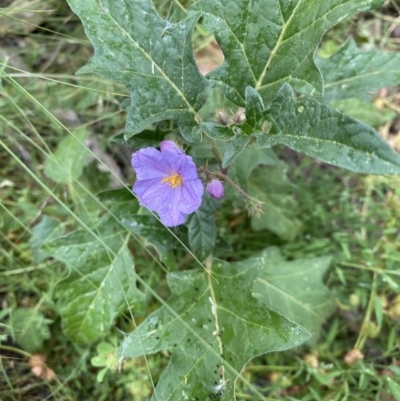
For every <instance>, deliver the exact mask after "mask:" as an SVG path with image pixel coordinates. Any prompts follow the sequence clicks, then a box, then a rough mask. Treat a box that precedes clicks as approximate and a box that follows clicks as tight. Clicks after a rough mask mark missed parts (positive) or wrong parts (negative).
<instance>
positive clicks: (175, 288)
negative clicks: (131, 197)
mask: <svg viewBox="0 0 400 401" xmlns="http://www.w3.org/2000/svg"><path fill="white" fill-rule="evenodd" d="M260 268H262V259H253V260H247V261H244V262H238V263H233V264H229V263H227V262H222V261H218V260H215V261H214V262H213V264H212V266H210V269H209V271H208V272H205V271H204V270H190V271H183V272H177V273H170V274H169V275H168V283H169V285H170V288H171V291H172V295H171V297H170V298H169V300H168V303H167V304H165V305H164V306H163V307H161V308H160V309H158V310H157V311H155V312H153V313H152V314H151V315H150V316H149V317H148V318H147V319H146V320H145V321H144V322H143V323H142V324H141V325H140V326H139V327H138V328H137V329H136V330H135V331H134V332H132V333H131V334H130V335H128V336H127V337H126V339H125V341H124V342H123V344H122V345H121V346H120V348H119V350H118V354H119V356H120V360H121V361H122V360H123V359H125V358H134V357H137V356H141V355H144V354H152V353H155V352H159V351H162V350H165V349H169V350H170V351H171V352H172V356H171V361H170V364H169V366H168V367H167V369H166V370H165V372H164V373H163V374H162V375H161V377H160V379H159V381H158V384H157V387H156V388H155V392H154V394H153V398H152V399H153V400H156V399H159V400H160V399H162V400H169V401H175V400H176V401H181V400H182V399H191V400H196V399H197V400H205V399H207V397H208V398H210V399H211V398H216V397H220V399H221V400H226V401H227V400H234V399H235V396H234V392H235V382H236V380H237V379H238V377H239V375H240V372H241V370H242V369H243V367H244V365H245V364H246V363H248V362H249V361H250V360H251V359H252V358H254V357H256V356H258V355H261V354H264V353H266V352H273V351H280V350H285V349H289V348H292V347H295V346H297V345H299V344H301V343H302V342H303V341H305V340H306V339H307V338H308V337H309V334H308V333H307V331H306V330H304V329H303V328H302V327H301V326H298V325H297V324H295V323H293V322H291V321H289V320H287V319H286V318H285V317H283V316H281V315H279V314H277V313H275V312H273V311H271V310H269V309H268V308H266V307H265V305H264V304H263V303H262V302H260V301H258V300H256V299H255V298H253V296H252V295H251V292H252V287H253V284H254V280H256V279H257V277H258V274H259V271H260ZM188 301H189V302H188Z"/></svg>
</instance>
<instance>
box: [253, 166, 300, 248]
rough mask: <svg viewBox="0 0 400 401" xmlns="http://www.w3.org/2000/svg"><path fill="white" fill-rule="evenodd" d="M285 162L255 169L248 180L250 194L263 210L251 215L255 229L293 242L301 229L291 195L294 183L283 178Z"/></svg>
mask: <svg viewBox="0 0 400 401" xmlns="http://www.w3.org/2000/svg"><path fill="white" fill-rule="evenodd" d="M285 170H286V164H285V163H279V164H276V165H274V166H264V167H262V168H258V169H255V170H254V171H253V173H252V174H251V176H250V179H249V181H248V184H247V185H248V193H249V195H251V196H253V197H254V198H256V199H257V200H258V201H260V202H262V203H263V204H262V213H260V214H253V215H252V216H251V226H252V228H253V230H255V231H261V230H269V231H272V232H274V233H275V234H277V235H279V236H280V237H281V238H282V239H284V240H286V241H292V240H293V239H294V238H295V237H296V236H297V234H298V233H299V231H300V229H301V223H300V221H299V220H298V219H297V214H298V205H297V202H296V200H295V199H294V197H293V192H294V188H295V187H294V185H293V184H291V183H290V182H289V181H288V179H287V177H286V171H285Z"/></svg>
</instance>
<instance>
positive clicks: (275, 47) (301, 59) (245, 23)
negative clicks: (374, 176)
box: [190, 0, 383, 105]
mask: <svg viewBox="0 0 400 401" xmlns="http://www.w3.org/2000/svg"><path fill="white" fill-rule="evenodd" d="M382 3H383V1H382V0H353V1H352V0H324V1H321V2H318V4H311V3H310V1H309V0H293V1H281V0H265V1H254V0H199V1H197V2H196V3H194V5H193V6H192V7H191V8H190V10H191V11H199V12H201V16H202V19H201V23H202V24H203V25H204V26H205V27H206V28H207V29H209V30H210V31H211V32H212V33H213V34H214V36H215V37H216V39H217V41H218V43H219V45H220V47H221V49H222V51H223V53H224V56H225V61H224V63H223V64H222V66H221V67H219V68H217V69H215V70H214V71H212V72H211V73H210V74H208V75H207V77H208V78H209V79H210V80H211V81H213V82H214V83H215V84H216V85H218V86H219V87H220V88H221V89H222V91H223V92H224V93H225V95H226V96H227V97H228V98H229V99H230V100H232V101H233V102H235V103H236V104H238V105H244V104H245V97H244V94H245V89H246V87H247V86H252V87H253V88H255V89H256V91H257V92H258V93H259V94H260V96H261V98H262V99H263V101H264V102H265V103H266V104H268V103H269V102H270V101H271V100H272V99H273V97H274V96H275V95H276V93H277V92H278V90H279V88H280V87H281V86H282V84H284V83H285V82H286V83H288V84H290V85H291V86H293V88H294V89H295V90H296V91H299V92H302V93H304V94H307V95H318V94H319V95H322V93H323V80H322V76H321V73H320V71H319V69H318V67H317V66H316V64H315V61H314V54H315V51H316V49H317V47H318V44H319V42H320V41H321V38H322V36H323V34H324V33H325V32H326V31H327V30H328V29H330V28H331V27H333V26H334V25H336V24H337V23H338V22H339V21H341V20H342V19H344V18H346V17H348V16H350V15H352V14H354V13H357V12H360V11H364V10H367V9H369V8H372V7H376V6H378V5H380V4H382Z"/></svg>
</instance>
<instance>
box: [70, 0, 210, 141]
mask: <svg viewBox="0 0 400 401" xmlns="http://www.w3.org/2000/svg"><path fill="white" fill-rule="evenodd" d="M68 3H69V4H70V6H71V8H72V10H73V11H74V12H75V13H76V14H77V15H78V16H79V17H80V19H81V20H82V23H83V25H84V27H85V31H86V34H87V36H88V37H89V39H90V41H91V42H92V44H93V46H94V49H95V55H94V58H93V59H92V61H91V62H90V63H89V64H88V65H86V66H85V67H84V68H83V69H81V70H80V72H93V73H97V74H100V75H102V76H104V77H106V78H110V79H114V80H116V81H119V82H122V83H123V84H124V85H125V86H126V87H127V88H128V90H129V92H130V95H131V99H130V106H129V107H128V112H129V116H128V121H127V124H126V133H125V136H126V138H129V137H131V136H132V135H135V134H138V133H139V132H141V131H142V130H144V129H145V128H146V127H147V126H148V125H150V124H152V123H155V122H157V121H161V120H165V119H172V120H174V121H176V122H177V123H178V124H179V125H182V126H189V127H192V126H195V125H196V124H197V121H198V120H199V119H198V115H197V111H198V110H199V109H200V107H201V106H202V105H203V103H204V101H205V95H206V92H207V90H208V88H209V87H210V83H209V82H208V81H207V80H206V79H205V78H204V77H203V76H202V75H201V74H200V72H199V71H198V69H197V66H196V63H195V60H194V57H193V46H192V32H193V29H194V26H195V24H196V23H197V19H198V16H194V17H190V18H188V19H186V20H184V21H182V22H179V23H177V24H173V23H171V22H169V21H166V20H164V19H163V18H161V17H160V16H159V15H158V14H157V11H156V10H155V8H154V5H153V3H152V1H151V0H141V1H129V2H128V1H124V2H116V1H114V0H101V1H100V0H87V1H81V0H69V1H68ZM185 132H190V129H187V130H186V131H185ZM193 134H194V133H191V135H193Z"/></svg>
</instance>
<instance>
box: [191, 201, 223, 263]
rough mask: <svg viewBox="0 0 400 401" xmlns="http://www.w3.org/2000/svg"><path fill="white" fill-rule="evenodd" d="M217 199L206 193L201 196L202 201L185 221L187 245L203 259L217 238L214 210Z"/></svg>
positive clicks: (210, 250) (211, 249) (212, 247)
mask: <svg viewBox="0 0 400 401" xmlns="http://www.w3.org/2000/svg"><path fill="white" fill-rule="evenodd" d="M216 208H217V201H215V200H214V199H212V198H211V197H210V196H208V195H204V196H203V202H202V204H201V206H200V209H198V210H197V211H196V212H194V213H192V214H191V215H190V216H189V218H188V222H187V227H188V236H189V245H190V249H191V251H193V253H194V254H195V255H196V256H197V257H198V258H199V259H200V260H204V259H205V258H206V257H207V256H208V255H209V254H210V253H211V252H212V251H213V249H214V246H215V241H216V239H217V226H216V224H215V216H214V214H215V210H216Z"/></svg>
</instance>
